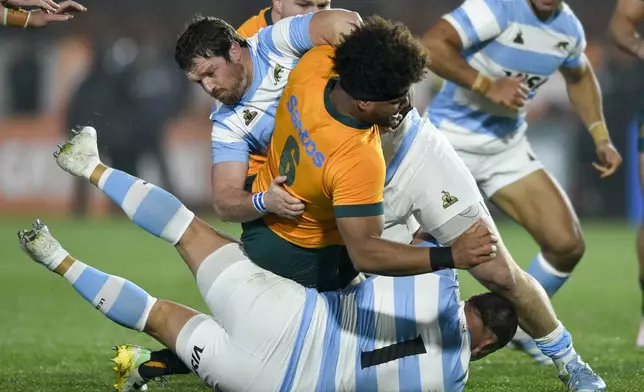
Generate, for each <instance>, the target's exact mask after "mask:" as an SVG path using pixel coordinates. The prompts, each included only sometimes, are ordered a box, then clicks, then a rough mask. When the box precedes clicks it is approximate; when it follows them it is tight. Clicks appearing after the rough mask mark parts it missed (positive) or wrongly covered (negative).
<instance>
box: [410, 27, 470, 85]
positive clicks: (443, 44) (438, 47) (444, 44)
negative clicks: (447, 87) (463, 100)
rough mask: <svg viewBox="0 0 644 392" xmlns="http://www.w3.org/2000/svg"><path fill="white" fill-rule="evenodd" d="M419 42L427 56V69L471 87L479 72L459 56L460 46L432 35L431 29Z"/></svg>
mask: <svg viewBox="0 0 644 392" xmlns="http://www.w3.org/2000/svg"><path fill="white" fill-rule="evenodd" d="M421 42H422V44H423V46H424V47H425V49H426V50H427V53H428V56H429V69H431V70H432V71H433V72H434V73H435V74H437V75H438V76H440V77H442V78H443V79H447V80H449V81H451V82H454V83H456V84H458V85H459V86H462V87H465V88H467V89H472V87H473V86H474V84H475V82H476V79H477V77H478V75H479V72H478V71H477V70H476V69H474V68H473V67H472V66H471V65H469V64H468V63H467V61H465V59H464V58H463V56H461V53H460V48H458V47H456V46H455V45H454V44H452V43H450V42H448V41H446V40H443V39H441V37H440V36H438V37H436V36H434V33H433V32H432V31H430V32H429V33H428V34H427V35H425V37H424V38H423V39H422V41H421Z"/></svg>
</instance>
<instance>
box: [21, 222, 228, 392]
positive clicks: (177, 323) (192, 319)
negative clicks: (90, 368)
mask: <svg viewBox="0 0 644 392" xmlns="http://www.w3.org/2000/svg"><path fill="white" fill-rule="evenodd" d="M18 237H19V241H20V246H21V247H22V249H23V250H24V251H25V253H27V254H28V255H29V256H30V257H31V258H32V259H33V260H34V261H36V262H38V263H40V264H42V265H44V266H45V267H47V269H49V270H50V271H52V272H54V273H56V274H58V275H60V276H62V277H63V278H64V279H65V280H67V281H68V282H69V283H70V284H71V285H72V286H73V287H74V289H76V291H77V292H78V293H79V294H80V295H81V296H82V297H83V298H85V300H87V301H88V302H90V303H91V304H92V306H93V307H95V308H96V309H98V310H100V311H101V313H103V314H104V315H105V316H106V317H107V318H108V319H110V320H112V321H114V322H116V323H117V324H119V325H122V326H124V327H126V328H129V329H133V330H136V331H140V332H145V333H146V334H148V335H150V336H152V337H153V338H155V339H157V340H158V341H159V342H161V343H162V344H163V345H165V346H166V347H168V348H169V350H164V351H161V352H158V353H152V352H151V351H150V350H147V349H145V348H142V347H137V346H128V345H123V346H118V347H115V349H116V350H117V355H116V357H115V358H114V362H115V366H114V370H115V371H116V373H117V383H116V385H115V388H116V390H118V391H131V390H139V389H141V388H142V387H143V386H144V385H145V383H146V379H149V378H153V377H156V376H157V375H158V374H155V373H154V371H152V372H151V373H149V374H148V375H147V377H146V374H139V371H140V370H144V371H145V370H146V369H143V368H141V367H140V366H139V365H141V364H142V363H145V362H150V363H153V364H154V363H160V364H162V365H163V366H173V367H174V369H173V371H174V372H178V373H189V372H190V370H189V369H188V368H187V367H186V366H185V365H184V362H185V363H191V360H190V359H191V355H192V353H191V352H190V354H187V352H186V348H187V347H190V350H192V346H188V345H187V344H185V342H186V341H188V340H191V341H193V340H195V339H200V340H202V341H204V342H203V343H206V342H207V343H209V346H210V347H211V348H210V349H209V351H208V352H207V353H206V354H205V355H204V356H206V355H207V356H212V355H214V354H213V353H214V351H213V350H215V348H214V347H213V346H218V344H219V343H220V342H222V341H224V340H225V339H226V338H227V337H226V333H225V331H224V330H223V329H222V328H220V327H219V326H217V325H215V324H216V323H215V322H214V321H213V320H211V319H210V318H209V317H207V316H205V315H202V314H199V313H198V312H197V311H195V310H193V309H190V308H188V307H185V306H183V305H180V304H177V303H173V302H169V301H164V300H160V299H157V298H154V297H152V296H150V294H148V293H147V292H146V291H145V290H143V289H142V288H141V287H139V286H137V285H135V284H134V283H132V282H130V281H128V280H126V279H123V278H120V277H118V276H114V275H110V274H107V273H105V272H103V271H99V270H97V269H95V268H93V267H91V266H89V265H87V264H85V263H83V262H82V261H80V260H77V259H75V258H73V257H72V256H71V255H70V254H69V253H68V252H67V251H66V250H65V249H64V248H63V247H62V246H61V245H60V243H59V242H58V241H57V240H56V239H55V238H54V237H53V236H52V235H51V233H50V232H49V230H48V228H47V227H46V226H45V225H43V224H42V223H41V222H40V221H36V222H34V224H33V228H32V229H31V230H26V229H25V230H22V231H20V232H19V233H18ZM199 329H200V330H201V331H200V333H198V334H195V331H197V330H199ZM204 329H205V330H207V333H206V332H204ZM193 335H194V336H193ZM191 344H192V343H191ZM219 346H221V345H220V344H219ZM200 347H204V345H203V344H202V345H201V346H200ZM170 350H178V352H179V354H180V355H181V358H183V361H181V360H177V359H176V357H175V356H174V355H171V354H170V353H171V351H170ZM209 361H210V362H212V359H209ZM191 365H192V367H193V369H194V370H195V371H197V370H198V368H197V366H195V363H194V361H192V363H191ZM149 368H154V366H150V367H149Z"/></svg>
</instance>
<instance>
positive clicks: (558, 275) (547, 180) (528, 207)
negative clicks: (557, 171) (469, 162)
mask: <svg viewBox="0 0 644 392" xmlns="http://www.w3.org/2000/svg"><path fill="white" fill-rule="evenodd" d="M490 199H491V201H492V202H493V203H494V204H496V205H497V206H498V207H499V208H500V209H501V210H502V211H503V212H505V213H506V214H507V215H508V216H510V217H511V218H512V219H514V220H515V221H517V222H518V223H519V224H520V225H521V226H523V227H525V228H526V230H527V231H528V232H529V233H530V234H531V235H532V237H533V238H534V239H535V241H536V242H537V243H538V244H539V246H540V247H541V252H540V253H539V254H537V255H536V256H535V257H534V259H533V261H532V263H531V264H530V266H529V267H528V270H527V271H528V273H529V274H530V275H532V276H533V277H534V278H535V279H536V280H537V281H538V282H539V283H540V284H541V286H543V288H544V289H545V290H546V292H547V293H548V296H553V295H554V294H555V293H556V292H557V290H559V288H561V286H562V285H563V284H564V283H565V282H566V280H568V277H569V276H570V273H571V272H572V270H573V269H574V268H575V266H576V265H577V263H578V262H579V260H580V259H581V257H582V256H583V254H584V249H585V245H584V239H583V236H582V232H581V227H580V225H579V220H578V219H577V215H576V214H575V211H574V210H573V208H572V205H571V204H570V201H569V200H568V197H567V196H566V195H565V193H564V192H563V190H562V189H561V188H560V186H559V185H558V184H557V182H556V180H555V179H554V178H552V177H551V176H550V175H549V174H548V173H547V172H546V171H545V170H543V169H540V170H536V171H533V172H532V173H530V174H527V175H526V176H525V177H523V178H521V179H518V180H517V181H515V182H513V183H511V184H508V185H506V186H504V187H502V188H500V189H499V190H498V191H495V192H494V193H493V194H492V196H491V198H490Z"/></svg>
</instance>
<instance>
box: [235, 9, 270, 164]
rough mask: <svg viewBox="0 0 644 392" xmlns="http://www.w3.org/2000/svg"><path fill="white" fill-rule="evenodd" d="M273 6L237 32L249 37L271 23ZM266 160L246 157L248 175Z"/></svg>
mask: <svg viewBox="0 0 644 392" xmlns="http://www.w3.org/2000/svg"><path fill="white" fill-rule="evenodd" d="M272 10H273V7H267V8H264V9H263V10H261V11H259V14H257V15H255V16H252V17H251V18H250V19H248V20H247V21H246V22H244V23H243V24H242V25H241V26H239V28H238V29H237V33H238V34H239V35H241V36H242V37H244V38H250V37H252V36H253V35H255V34H257V33H259V30H260V29H263V28H264V27H268V26H270V25H272V24H273V20H272V19H271V11H272ZM264 162H266V157H265V156H263V155H257V154H250V155H249V159H248V175H249V176H252V175H254V174H257V172H258V171H259V169H260V168H261V167H262V165H263V164H264Z"/></svg>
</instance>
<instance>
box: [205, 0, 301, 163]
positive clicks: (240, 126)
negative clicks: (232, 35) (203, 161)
mask: <svg viewBox="0 0 644 392" xmlns="http://www.w3.org/2000/svg"><path fill="white" fill-rule="evenodd" d="M312 17H313V13H310V14H307V15H299V16H294V17H290V18H285V19H282V20H280V21H279V22H277V23H275V24H274V25H272V26H268V27H266V28H264V29H262V30H260V32H259V33H257V34H256V35H254V36H252V37H251V38H249V39H247V42H248V47H249V50H250V56H251V60H252V62H253V81H252V83H251V85H250V87H249V89H248V91H246V93H245V94H244V96H243V97H242V99H241V100H240V101H239V102H238V103H237V104H235V105H224V104H222V103H221V102H217V103H216V104H215V106H214V107H213V109H212V113H211V114H210V120H211V121H212V134H211V139H212V161H213V163H219V162H229V161H234V162H248V156H249V154H250V153H251V152H252V153H255V154H260V155H266V147H267V146H268V143H269V142H270V140H271V136H272V134H273V127H274V125H275V111H276V110H277V104H278V103H279V99H280V97H281V96H282V91H283V90H284V87H285V86H286V82H287V80H288V76H289V74H290V72H291V70H292V69H293V68H294V67H295V64H297V62H298V60H299V59H300V57H302V55H303V54H304V53H306V52H307V51H308V50H309V49H311V48H312V47H313V42H312V41H311V38H310V36H309V23H310V21H311V18H312Z"/></svg>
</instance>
